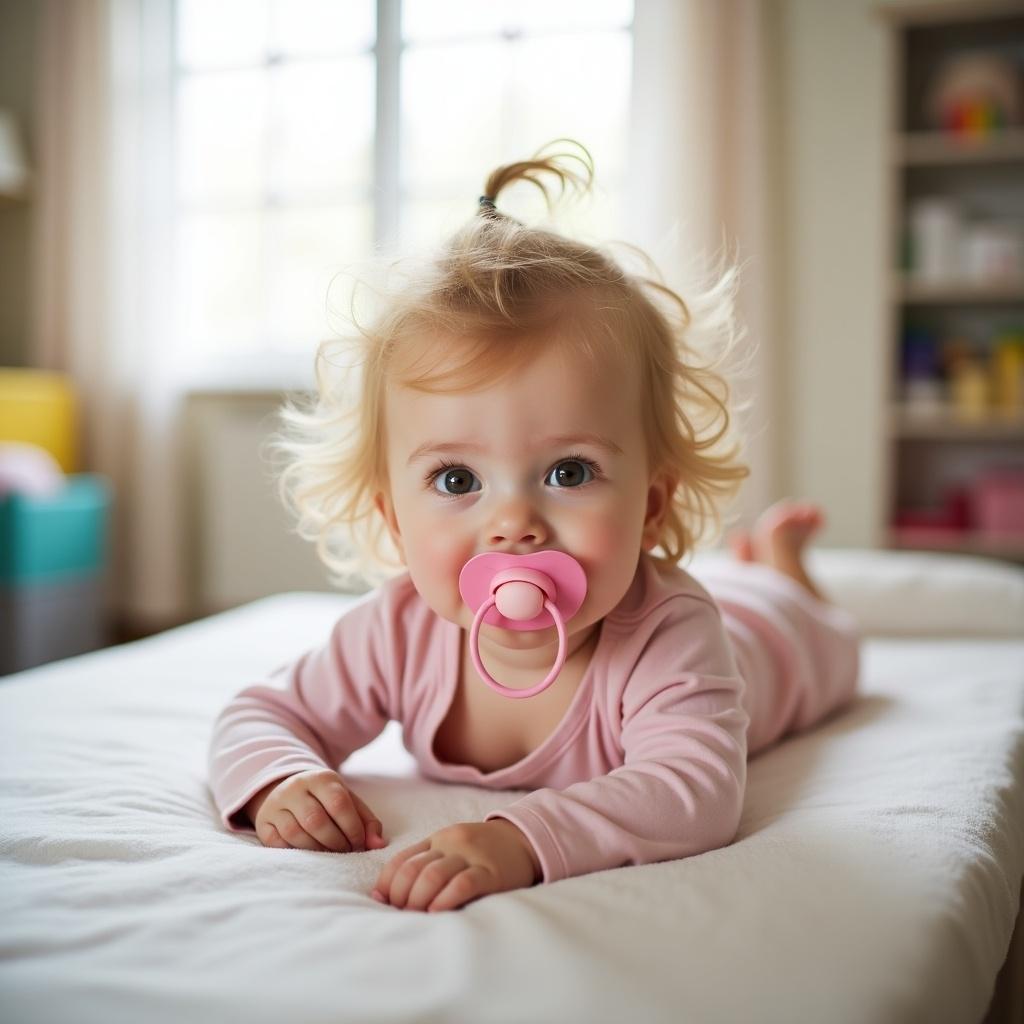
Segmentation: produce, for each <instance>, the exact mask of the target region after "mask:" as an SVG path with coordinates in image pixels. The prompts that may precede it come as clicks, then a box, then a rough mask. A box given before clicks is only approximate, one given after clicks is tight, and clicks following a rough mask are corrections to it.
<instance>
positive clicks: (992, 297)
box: [893, 277, 1024, 305]
mask: <svg viewBox="0 0 1024 1024" xmlns="http://www.w3.org/2000/svg"><path fill="white" fill-rule="evenodd" d="M893 294H894V295H895V296H897V300H898V301H900V302H903V303H905V304H907V305H950V304H952V303H956V304H958V305H959V304H964V305H967V304H983V303H996V302H998V303H1024V281H999V282H994V283H992V284H975V283H973V282H971V281H962V282H957V281H951V282H949V283H948V284H929V283H923V282H920V281H914V280H912V279H909V278H904V277H897V278H896V280H895V281H894V282H893Z"/></svg>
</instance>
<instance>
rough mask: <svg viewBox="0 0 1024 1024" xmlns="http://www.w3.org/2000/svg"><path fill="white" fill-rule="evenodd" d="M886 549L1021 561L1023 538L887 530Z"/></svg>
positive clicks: (933, 531)
mask: <svg viewBox="0 0 1024 1024" xmlns="http://www.w3.org/2000/svg"><path fill="white" fill-rule="evenodd" d="M889 547H891V548H899V549H901V550H925V551H948V552H950V553H953V554H960V555H990V556H992V557H994V558H1010V559H1024V534H1022V535H1021V536H1020V537H1019V538H1017V537H1005V538H1004V537H992V536H986V535H985V534H980V533H965V532H964V531H963V530H940V529H937V528H935V529H927V528H924V529H920V528H912V527H900V528H899V529H896V528H891V529H890V530H889Z"/></svg>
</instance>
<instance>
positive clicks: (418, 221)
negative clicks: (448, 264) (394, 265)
mask: <svg viewBox="0 0 1024 1024" xmlns="http://www.w3.org/2000/svg"><path fill="white" fill-rule="evenodd" d="M477 195H479V193H477ZM476 207H477V196H474V195H472V194H471V193H470V192H469V191H468V190H467V193H466V195H463V196H460V197H459V198H457V199H455V198H452V199H421V198H410V199H407V200H406V201H405V202H404V203H403V204H402V230H401V242H402V245H403V246H407V247H412V248H415V249H417V250H421V251H422V250H423V249H434V248H436V247H437V246H439V245H440V244H441V243H442V242H443V241H444V240H445V239H446V238H447V237H448V236H449V235H451V234H452V233H453V232H455V231H456V230H458V228H460V227H461V226H462V225H463V224H465V223H466V221H467V220H469V219H470V218H471V217H473V216H475V215H476Z"/></svg>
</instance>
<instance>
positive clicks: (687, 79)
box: [626, 0, 785, 526]
mask: <svg viewBox="0 0 1024 1024" xmlns="http://www.w3.org/2000/svg"><path fill="white" fill-rule="evenodd" d="M771 10H772V6H771V5H768V4H766V3H764V2H763V0H715V2H714V3H710V2H707V0H638V2H637V5H636V14H635V19H634V45H635V53H636V60H635V63H634V82H633V100H632V103H633V106H632V112H633V117H632V125H631V133H632V134H631V140H630V160H631V164H630V178H629V181H628V193H627V196H626V201H627V209H628V210H629V217H628V220H627V223H628V224H629V226H630V230H631V232H632V235H633V236H634V237H633V238H631V239H629V240H630V241H635V242H636V243H637V244H638V245H641V246H642V247H643V248H645V249H647V251H648V252H650V254H651V255H652V256H653V257H654V258H655V260H656V261H657V263H658V265H659V266H660V267H661V269H662V272H663V273H664V275H665V278H666V280H667V282H668V283H669V284H670V285H672V286H673V287H676V286H678V287H680V288H683V289H685V287H686V283H687V281H689V280H691V274H692V272H693V270H694V268H695V267H697V269H699V265H697V264H695V263H694V262H693V261H694V259H695V258H697V257H698V256H703V257H706V258H708V259H712V258H714V257H715V256H717V255H718V254H719V253H720V252H726V253H727V254H728V255H729V256H730V257H731V258H733V259H737V260H739V262H740V263H741V264H742V266H743V269H742V272H741V284H740V289H739V293H738V295H737V308H736V312H737V317H738V319H739V321H740V322H741V323H742V324H743V325H744V326H745V327H746V329H747V336H746V339H745V341H744V343H743V344H744V348H746V347H747V346H750V347H753V348H754V349H755V353H756V354H755V356H754V358H753V360H752V363H751V366H750V368H749V369H748V370H747V375H746V376H745V377H744V378H743V379H741V380H740V381H738V382H737V386H736V389H735V394H736V395H737V397H738V398H739V399H740V400H741V401H743V400H748V399H751V400H752V403H753V404H752V407H751V409H750V410H749V411H748V412H747V413H746V414H745V415H744V416H743V417H742V423H743V425H744V434H745V435H746V439H747V448H746V459H747V461H748V462H749V463H750V466H751V476H750V477H748V478H747V480H746V481H745V483H744V487H743V490H742V492H741V493H740V495H739V497H738V499H737V501H736V503H735V505H734V506H733V507H732V508H731V509H730V518H731V519H736V522H737V525H740V526H749V525H751V523H752V522H753V521H754V519H755V518H756V517H757V514H758V513H759V512H760V511H761V510H762V509H763V508H764V507H765V506H766V505H767V504H768V503H770V502H771V501H774V500H776V499H777V498H778V497H780V496H781V494H782V488H783V486H784V484H785V481H783V480H782V479H781V472H782V468H781V436H780V430H781V426H782V425H781V424H780V422H779V416H780V414H781V403H780V402H779V400H778V390H779V385H780V380H779V377H778V367H779V365H780V354H779V339H778V336H777V330H776V326H775V324H776V316H777V314H778V310H777V307H776V306H775V304H774V302H773V296H774V295H775V294H777V290H778V286H779V281H778V279H777V277H776V276H775V275H776V274H777V270H775V268H776V267H777V266H778V260H777V258H776V253H777V252H778V245H777V238H778V234H777V231H778V226H777V222H776V221H775V220H774V213H773V211H774V209H775V206H774V203H773V202H772V196H773V195H777V194H778V189H777V188H776V177H775V168H776V166H777V164H776V153H775V151H774V149H773V148H772V147H773V142H774V139H775V137H776V135H777V133H776V132H774V131H773V130H772V129H771V125H772V118H773V117H774V116H775V112H776V110H777V105H776V104H775V103H774V100H773V87H774V81H775V78H774V75H773V65H772V54H773V48H772V36H771V28H772V23H771V21H770V12H771Z"/></svg>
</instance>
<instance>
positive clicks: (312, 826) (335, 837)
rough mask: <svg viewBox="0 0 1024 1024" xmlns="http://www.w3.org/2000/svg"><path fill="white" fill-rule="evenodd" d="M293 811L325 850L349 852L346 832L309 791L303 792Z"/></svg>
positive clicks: (300, 822)
mask: <svg viewBox="0 0 1024 1024" xmlns="http://www.w3.org/2000/svg"><path fill="white" fill-rule="evenodd" d="M292 813H293V814H294V815H295V818H296V820H297V821H298V823H299V824H300V825H301V826H302V827H303V828H304V829H305V830H306V832H307V833H309V835H310V836H312V837H313V839H315V840H316V841H317V843H318V844H319V848H321V849H324V850H334V851H336V852H338V853H348V851H349V849H350V846H349V841H348V839H347V838H346V837H345V834H344V833H343V832H342V831H341V830H340V829H339V828H338V826H337V825H336V824H335V822H334V819H333V817H332V816H331V814H330V813H329V812H328V811H327V809H326V808H325V807H324V805H323V804H322V803H321V802H320V801H319V800H318V799H317V798H316V796H315V795H314V794H313V793H311V792H309V793H304V794H302V796H301V798H300V799H299V800H298V801H297V805H296V806H294V807H293V810H292Z"/></svg>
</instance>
